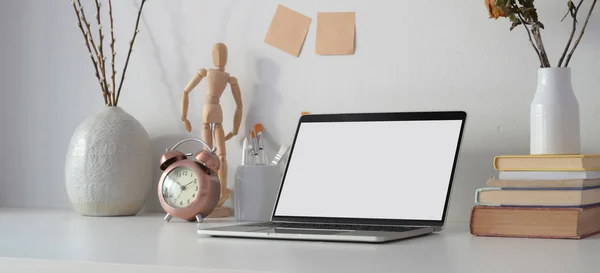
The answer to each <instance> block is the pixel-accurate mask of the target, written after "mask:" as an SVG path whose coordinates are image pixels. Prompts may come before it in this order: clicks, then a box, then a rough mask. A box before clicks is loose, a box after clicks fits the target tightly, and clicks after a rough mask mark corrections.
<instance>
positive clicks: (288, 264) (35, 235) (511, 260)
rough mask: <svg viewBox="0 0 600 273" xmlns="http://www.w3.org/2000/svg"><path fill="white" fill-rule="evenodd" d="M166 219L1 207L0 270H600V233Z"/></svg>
mask: <svg viewBox="0 0 600 273" xmlns="http://www.w3.org/2000/svg"><path fill="white" fill-rule="evenodd" d="M162 217H163V215H162V214H142V215H139V216H135V217H108V218H104V217H102V218H96V217H83V216H79V215H78V214H76V213H75V212H72V211H52V210H23V209H0V272H33V271H35V272H67V273H70V272H77V273H80V272H93V273H95V272H146V273H154V272H178V273H179V272H181V273H187V272H211V273H212V272H240V271H244V272H460V273H469V272H473V273H475V272H477V273H480V272H527V273H532V272H544V273H552V272H561V273H563V272H578V273H585V272H598V270H599V269H598V268H600V261H598V258H597V257H598V255H600V236H594V237H590V238H587V239H583V240H551V239H513V238H484V237H474V236H472V235H470V234H469V232H468V226H467V224H449V225H448V226H447V228H446V229H445V230H444V231H442V232H441V233H439V234H432V235H428V236H424V237H419V238H413V239H407V240H403V241H397V242H393V243H386V244H357V243H328V242H308V241H276V240H261V239H227V238H211V237H202V236H200V235H197V233H196V228H197V224H196V223H189V222H183V221H172V222H170V223H166V222H164V221H163V219H162ZM231 223H232V221H231V220H225V219H222V220H209V222H208V223H205V224H202V225H227V224H231ZM174 267H176V268H174ZM82 269H85V270H84V271H81V270H82ZM44 270H45V271H44Z"/></svg>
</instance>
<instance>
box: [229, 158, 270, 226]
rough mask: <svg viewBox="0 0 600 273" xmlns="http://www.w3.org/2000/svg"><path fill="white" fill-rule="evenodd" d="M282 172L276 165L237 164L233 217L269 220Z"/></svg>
mask: <svg viewBox="0 0 600 273" xmlns="http://www.w3.org/2000/svg"><path fill="white" fill-rule="evenodd" d="M281 177H282V173H281V171H280V169H279V167H278V166H266V165H250V166H239V167H238V168H237V170H236V172H235V186H234V187H235V194H234V206H235V218H236V220H238V221H250V222H258V221H269V220H270V219H271V214H272V212H273V207H274V206H275V201H276V199H277V194H278V193H279V185H280V183H281Z"/></svg>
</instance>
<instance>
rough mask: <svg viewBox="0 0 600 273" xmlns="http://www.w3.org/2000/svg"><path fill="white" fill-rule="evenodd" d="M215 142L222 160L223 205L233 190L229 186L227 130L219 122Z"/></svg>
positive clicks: (220, 169)
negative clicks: (226, 145) (226, 147)
mask: <svg viewBox="0 0 600 273" xmlns="http://www.w3.org/2000/svg"><path fill="white" fill-rule="evenodd" d="M215 142H216V144H217V156H218V157H219V159H220V160H221V167H220V168H219V181H221V198H220V199H219V203H218V205H217V206H218V207H220V206H222V205H223V203H225V201H227V199H229V193H230V192H231V191H230V190H229V189H228V188H227V151H226V149H225V132H224V131H223V126H222V125H221V124H219V123H217V124H215Z"/></svg>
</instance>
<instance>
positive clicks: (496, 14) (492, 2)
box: [485, 0, 507, 19]
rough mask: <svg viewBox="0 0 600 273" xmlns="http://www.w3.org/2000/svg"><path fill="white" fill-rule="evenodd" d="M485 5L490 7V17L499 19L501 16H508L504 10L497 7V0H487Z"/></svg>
mask: <svg viewBox="0 0 600 273" xmlns="http://www.w3.org/2000/svg"><path fill="white" fill-rule="evenodd" d="M485 6H486V7H487V9H488V13H489V15H490V19H491V18H494V19H498V18H500V17H507V16H506V15H505V14H504V12H502V10H500V9H499V8H498V7H496V0H485Z"/></svg>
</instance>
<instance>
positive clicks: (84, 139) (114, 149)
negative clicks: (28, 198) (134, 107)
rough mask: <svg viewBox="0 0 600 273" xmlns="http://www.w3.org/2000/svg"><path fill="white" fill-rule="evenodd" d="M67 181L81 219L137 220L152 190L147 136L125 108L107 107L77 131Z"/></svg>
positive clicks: (69, 194) (71, 148)
mask: <svg viewBox="0 0 600 273" xmlns="http://www.w3.org/2000/svg"><path fill="white" fill-rule="evenodd" d="M65 176H66V188H67V193H68V196H69V199H70V201H71V204H72V205H73V208H74V209H75V210H76V211H77V212H79V213H80V214H82V215H87V216H126V215H135V214H137V213H138V212H139V211H140V210H141V209H142V207H143V206H144V204H145V202H146V199H147V198H148V195H149V194H150V190H151V189H152V185H153V183H152V149H151V143H150V138H149V136H148V133H147V132H146V130H145V129H144V127H143V126H142V124H141V123H140V122H139V121H138V120H136V119H135V118H134V117H133V116H131V115H130V114H128V113H127V112H125V111H124V110H123V109H121V108H120V107H106V108H105V109H104V110H103V111H101V112H100V113H98V114H96V115H93V116H91V117H89V118H88V119H86V120H85V121H84V122H83V123H82V124H81V125H79V127H78V128H77V129H76V130H75V133H74V134H73V137H72V139H71V143H70V145H69V149H68V153H67V159H66V164H65Z"/></svg>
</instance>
